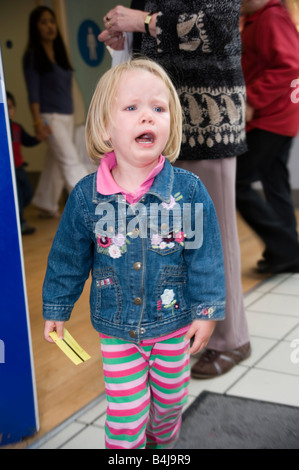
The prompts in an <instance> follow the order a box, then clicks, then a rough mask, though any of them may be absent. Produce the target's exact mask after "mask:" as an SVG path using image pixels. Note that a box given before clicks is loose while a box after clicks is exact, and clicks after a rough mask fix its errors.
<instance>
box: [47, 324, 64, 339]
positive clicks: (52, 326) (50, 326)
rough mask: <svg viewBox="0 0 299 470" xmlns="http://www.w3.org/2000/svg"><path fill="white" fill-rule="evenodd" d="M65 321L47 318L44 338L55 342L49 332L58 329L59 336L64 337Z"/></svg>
mask: <svg viewBox="0 0 299 470" xmlns="http://www.w3.org/2000/svg"><path fill="white" fill-rule="evenodd" d="M64 323H65V322H64V321H52V320H46V321H45V328H44V338H45V340H46V341H48V342H49V343H54V341H53V340H52V338H51V336H49V333H52V331H56V333H57V335H58V338H59V339H63V328H64Z"/></svg>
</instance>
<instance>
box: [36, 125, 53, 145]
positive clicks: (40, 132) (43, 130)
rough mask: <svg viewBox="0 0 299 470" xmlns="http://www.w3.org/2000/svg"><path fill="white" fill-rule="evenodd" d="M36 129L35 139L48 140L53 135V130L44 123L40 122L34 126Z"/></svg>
mask: <svg viewBox="0 0 299 470" xmlns="http://www.w3.org/2000/svg"><path fill="white" fill-rule="evenodd" d="M34 128H35V137H36V139H37V140H41V141H42V140H46V139H48V138H49V137H50V135H51V134H52V129H51V127H50V126H48V125H47V124H45V123H44V122H43V121H40V122H39V123H38V124H36V125H35V126H34Z"/></svg>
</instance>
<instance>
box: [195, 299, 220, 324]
mask: <svg viewBox="0 0 299 470" xmlns="http://www.w3.org/2000/svg"><path fill="white" fill-rule="evenodd" d="M195 319H196V320H224V319H225V302H216V303H214V304H201V305H198V306H197V307H195Z"/></svg>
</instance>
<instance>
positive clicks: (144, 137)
mask: <svg viewBox="0 0 299 470" xmlns="http://www.w3.org/2000/svg"><path fill="white" fill-rule="evenodd" d="M135 140H136V142H137V143H138V144H153V143H154V141H155V136H154V134H152V133H150V132H147V133H145V134H141V135H139V136H138V137H137V138H136V139H135Z"/></svg>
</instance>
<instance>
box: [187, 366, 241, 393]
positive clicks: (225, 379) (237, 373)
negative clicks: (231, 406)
mask: <svg viewBox="0 0 299 470" xmlns="http://www.w3.org/2000/svg"><path fill="white" fill-rule="evenodd" d="M246 370H247V369H246V368H245V367H240V366H235V367H234V368H233V369H232V370H231V371H230V372H228V373H227V374H224V375H222V376H220V377H217V378H215V379H205V380H198V379H192V378H191V380H190V384H189V395H191V396H194V397H197V396H198V395H200V394H201V392H203V391H208V392H215V393H225V392H226V390H227V389H229V387H231V386H232V385H233V384H234V383H235V382H236V381H237V380H239V379H240V377H241V376H242V374H244V372H246Z"/></svg>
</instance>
